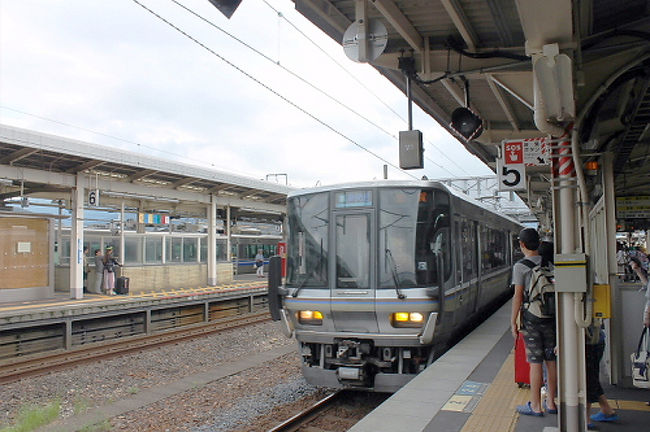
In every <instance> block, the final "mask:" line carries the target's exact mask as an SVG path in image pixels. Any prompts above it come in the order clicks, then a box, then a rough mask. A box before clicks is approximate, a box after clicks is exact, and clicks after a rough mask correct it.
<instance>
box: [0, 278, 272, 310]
mask: <svg viewBox="0 0 650 432" xmlns="http://www.w3.org/2000/svg"><path fill="white" fill-rule="evenodd" d="M255 288H266V282H259V281H253V282H234V283H230V284H224V285H220V286H216V287H197V288H178V289H173V290H167V291H150V292H143V291H140V292H137V293H129V294H127V295H119V296H106V295H99V294H92V295H91V297H88V298H83V299H79V300H61V301H53V302H49V303H43V302H36V303H31V304H24V305H11V306H2V307H0V311H2V312H5V311H6V312H9V311H20V310H30V309H43V308H45V307H52V306H65V305H79V304H89V303H96V302H99V301H106V300H116V301H119V300H124V299H131V300H133V299H174V298H183V297H192V296H199V295H208V294H216V293H223V292H225V291H237V290H240V289H255Z"/></svg>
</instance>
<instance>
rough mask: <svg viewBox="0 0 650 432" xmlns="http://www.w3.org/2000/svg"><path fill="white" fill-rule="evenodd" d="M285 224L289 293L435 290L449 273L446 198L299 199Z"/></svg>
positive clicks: (388, 192) (404, 192) (361, 193)
mask: <svg viewBox="0 0 650 432" xmlns="http://www.w3.org/2000/svg"><path fill="white" fill-rule="evenodd" d="M288 222H289V245H288V246H289V247H288V269H287V281H286V283H287V286H288V287H295V288H302V287H307V288H312V289H313V288H322V289H330V288H331V285H332V286H333V287H336V288H349V289H350V288H351V289H354V288H358V289H367V288H375V287H376V288H378V289H395V287H398V288H402V289H403V288H414V287H430V286H437V285H439V283H440V279H444V280H446V279H447V278H449V276H450V274H451V259H450V254H449V239H450V228H449V195H448V194H447V193H446V192H445V191H440V190H436V189H421V188H415V187H413V188H371V189H363V190H344V191H332V192H321V193H315V194H310V195H302V196H297V197H293V198H291V199H290V200H289V207H288ZM331 242H333V243H334V244H330V243H331ZM331 262H334V263H335V266H334V267H331V266H330V263H331ZM439 273H442V278H441V275H440V274H439Z"/></svg>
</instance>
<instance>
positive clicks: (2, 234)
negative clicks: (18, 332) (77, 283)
mask: <svg viewBox="0 0 650 432" xmlns="http://www.w3.org/2000/svg"><path fill="white" fill-rule="evenodd" d="M51 246H52V225H51V221H50V219H48V218H39V217H22V216H3V215H0V301H20V300H34V299H39V298H44V297H51V296H52V295H53V294H54V285H53V283H52V281H51V279H52V274H51V272H50V268H51V263H52V257H51V254H50V251H51V250H52V247H51Z"/></svg>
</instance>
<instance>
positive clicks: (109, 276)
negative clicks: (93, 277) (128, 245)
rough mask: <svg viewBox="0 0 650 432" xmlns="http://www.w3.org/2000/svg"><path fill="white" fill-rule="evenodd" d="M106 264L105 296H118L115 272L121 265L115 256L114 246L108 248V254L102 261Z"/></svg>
mask: <svg viewBox="0 0 650 432" xmlns="http://www.w3.org/2000/svg"><path fill="white" fill-rule="evenodd" d="M102 263H103V264H104V294H106V295H116V293H115V270H116V267H118V266H119V265H120V264H119V263H118V262H117V258H115V257H114V256H113V246H110V245H109V246H106V254H105V255H104V259H103V260H102Z"/></svg>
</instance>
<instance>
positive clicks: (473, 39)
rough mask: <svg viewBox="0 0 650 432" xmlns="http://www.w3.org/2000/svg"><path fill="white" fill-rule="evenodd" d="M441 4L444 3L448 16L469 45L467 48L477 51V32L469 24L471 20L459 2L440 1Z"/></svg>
mask: <svg viewBox="0 0 650 432" xmlns="http://www.w3.org/2000/svg"><path fill="white" fill-rule="evenodd" d="M440 3H442V6H443V7H444V8H445V10H446V11H447V14H449V18H451V20H452V21H453V23H454V26H456V29H457V30H458V32H459V33H460V35H461V36H462V38H463V40H464V41H465V43H466V44H467V47H468V48H469V49H470V50H472V51H473V50H475V49H476V46H477V45H478V42H479V40H478V36H476V32H475V31H474V29H473V28H472V25H471V24H470V23H469V20H468V19H467V16H466V15H465V12H464V11H463V8H461V6H460V4H458V1H457V0H440Z"/></svg>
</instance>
